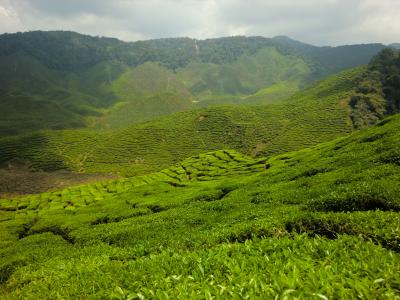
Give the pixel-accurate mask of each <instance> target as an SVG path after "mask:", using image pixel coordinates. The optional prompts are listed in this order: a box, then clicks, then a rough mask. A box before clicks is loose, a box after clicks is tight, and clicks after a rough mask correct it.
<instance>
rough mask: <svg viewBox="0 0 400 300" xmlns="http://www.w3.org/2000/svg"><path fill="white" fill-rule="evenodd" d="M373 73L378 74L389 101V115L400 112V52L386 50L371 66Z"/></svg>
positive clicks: (375, 58) (374, 59) (390, 49)
mask: <svg viewBox="0 0 400 300" xmlns="http://www.w3.org/2000/svg"><path fill="white" fill-rule="evenodd" d="M369 70H370V71H371V72H378V74H379V75H378V78H379V81H380V83H381V85H382V91H383V93H384V95H385V98H386V100H387V110H388V113H389V114H394V113H399V112H400V51H398V50H395V49H392V48H386V49H384V50H382V51H381V52H380V53H379V54H378V55H377V56H375V57H374V58H373V59H372V61H371V63H370V65H369Z"/></svg>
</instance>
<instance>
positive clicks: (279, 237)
mask: <svg viewBox="0 0 400 300" xmlns="http://www.w3.org/2000/svg"><path fill="white" fill-rule="evenodd" d="M399 132H400V116H399V115H396V116H394V117H391V118H388V119H385V120H383V121H382V122H380V123H378V124H377V125H376V126H374V127H372V128H370V129H367V130H363V131H360V132H356V133H354V134H352V135H350V136H347V137H343V138H340V139H338V140H334V141H331V142H328V143H324V144H319V145H317V146H315V147H312V148H308V149H304V150H301V151H297V152H290V153H285V154H282V155H279V156H274V157H271V158H269V159H268V160H265V159H264V160H253V159H251V158H248V157H244V156H242V155H240V154H238V153H237V152H233V151H217V152H211V153H208V154H204V155H201V156H198V157H193V158H190V159H188V160H185V161H184V162H183V163H181V164H177V165H175V166H174V167H171V168H169V169H166V170H164V171H162V172H159V173H155V174H151V175H147V176H142V177H135V178H130V179H122V180H117V181H109V182H104V183H98V184H95V185H86V186H80V187H75V188H68V189H65V190H61V191H58V192H51V193H44V194H40V195H32V196H28V197H23V198H18V199H11V200H2V201H1V202H0V236H1V239H0V243H1V247H0V249H1V250H0V254H1V255H0V270H1V272H0V297H1V298H4V299H17V298H37V297H40V298H42V299H46V298H48V299H53V298H66V299H76V298H90V297H92V298H113V299H135V298H138V299H145V298H157V299H167V298H175V299H176V298H191V299H204V298H208V299H211V298H216V299H223V298H238V299H239V298H285V297H286V298H316V299H317V298H322V299H331V298H334V299H337V298H366V299H370V298H371V299H377V298H385V299H396V298H398V297H399V295H400V289H399V284H400V277H399V275H398V274H400V269H399V266H400V257H399V254H398V252H399V250H400V241H399V234H400V232H399V226H398V223H399V221H400V219H399V218H400V215H399V211H400V199H399V194H400V184H399V183H400V177H399V174H400V152H399V149H400V136H399Z"/></svg>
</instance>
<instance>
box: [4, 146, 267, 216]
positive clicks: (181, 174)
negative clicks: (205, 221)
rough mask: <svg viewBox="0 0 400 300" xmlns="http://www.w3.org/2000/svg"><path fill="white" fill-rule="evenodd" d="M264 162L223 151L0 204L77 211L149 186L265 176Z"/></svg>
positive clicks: (7, 207) (13, 207)
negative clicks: (155, 170) (153, 170)
mask: <svg viewBox="0 0 400 300" xmlns="http://www.w3.org/2000/svg"><path fill="white" fill-rule="evenodd" d="M265 162H266V159H265V158H261V159H252V158H250V157H246V156H243V155H241V154H239V153H237V152H235V151H227V150H220V151H216V152H210V153H206V154H200V155H198V156H196V157H192V158H189V159H186V160H184V161H183V162H181V163H180V164H178V165H176V166H173V167H170V168H168V169H165V170H162V171H160V172H158V173H152V174H149V175H144V176H137V177H132V178H126V179H118V180H112V181H104V182H98V183H95V184H90V185H82V186H77V187H71V188H67V189H64V190H61V191H55V192H48V193H42V194H40V195H30V196H26V197H22V198H18V199H12V200H1V202H0V211H16V212H17V213H21V214H26V213H27V211H35V210H38V209H40V210H43V209H66V210H75V209H76V208H79V207H82V206H87V205H90V204H92V203H95V202H97V201H102V200H107V201H112V199H115V198H118V197H120V194H124V193H129V192H133V191H134V190H135V188H137V187H139V186H143V185H147V184H155V183H160V184H161V183H166V184H168V185H171V186H173V187H184V186H186V185H187V184H188V183H189V182H193V181H209V180H216V179H218V178H221V177H222V178H223V177H227V176H235V175H244V174H254V173H257V172H262V171H264V170H265V169H266V168H267V167H268V166H267V165H266V164H265Z"/></svg>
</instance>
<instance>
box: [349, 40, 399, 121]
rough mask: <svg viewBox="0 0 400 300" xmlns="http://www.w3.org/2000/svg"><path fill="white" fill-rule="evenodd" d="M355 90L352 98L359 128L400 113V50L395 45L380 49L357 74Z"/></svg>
mask: <svg viewBox="0 0 400 300" xmlns="http://www.w3.org/2000/svg"><path fill="white" fill-rule="evenodd" d="M355 91H356V93H355V94H354V95H353V96H352V98H351V100H350V106H351V107H352V109H353V111H352V114H351V119H352V121H353V125H354V127H355V128H363V127H366V126H370V125H372V124H375V123H376V122H377V121H378V120H380V119H382V118H384V117H386V116H388V115H393V114H396V113H400V52H399V51H398V50H395V49H393V48H385V49H383V50H382V51H380V52H379V53H378V54H377V55H376V56H375V57H374V58H373V59H372V60H371V62H370V63H369V64H368V67H367V70H366V71H365V72H364V73H363V74H362V75H361V76H360V77H359V78H357V82H356V90H355Z"/></svg>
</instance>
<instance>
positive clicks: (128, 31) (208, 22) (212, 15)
mask: <svg viewBox="0 0 400 300" xmlns="http://www.w3.org/2000/svg"><path fill="white" fill-rule="evenodd" d="M29 30H73V31H77V32H80V33H86V34H91V35H99V36H110V37H117V38H120V39H122V40H127V41H135V40H142V39H150V38H161V37H180V36H189V37H194V38H211V37H220V36H232V35H248V36H250V35H262V36H266V37H272V36H276V35H287V36H289V37H291V38H294V39H297V40H300V41H303V42H307V43H311V44H316V45H339V44H354V43H367V42H381V43H392V42H399V41H400V0H0V33H4V32H17V31H29Z"/></svg>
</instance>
